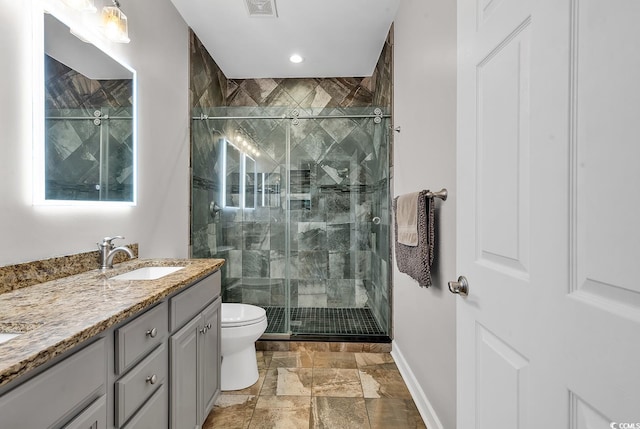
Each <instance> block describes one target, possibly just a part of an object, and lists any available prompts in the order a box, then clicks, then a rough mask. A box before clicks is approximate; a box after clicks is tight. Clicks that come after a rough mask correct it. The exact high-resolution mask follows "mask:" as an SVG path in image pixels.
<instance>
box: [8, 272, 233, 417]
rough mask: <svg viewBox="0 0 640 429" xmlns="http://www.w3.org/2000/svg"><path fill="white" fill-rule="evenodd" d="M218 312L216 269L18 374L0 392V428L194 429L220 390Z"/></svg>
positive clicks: (218, 291)
mask: <svg viewBox="0 0 640 429" xmlns="http://www.w3.org/2000/svg"><path fill="white" fill-rule="evenodd" d="M220 309H221V298H220V272H219V271H217V272H215V273H213V274H211V275H209V276H207V277H205V278H203V279H202V280H200V281H198V282H196V283H194V284H192V285H191V286H188V287H186V288H184V289H183V290H181V291H180V292H178V293H176V294H175V295H173V296H169V297H167V298H165V299H163V300H162V301H161V302H160V303H158V304H157V305H155V306H154V307H152V308H150V309H148V310H145V311H143V312H142V313H138V314H137V315H135V316H134V317H131V318H129V319H128V320H125V321H123V322H122V323H120V324H118V325H116V326H113V327H112V328H110V329H108V330H106V331H105V332H103V333H101V334H100V335H99V336H96V337H94V338H91V339H89V340H88V341H87V342H85V343H83V344H81V345H79V346H77V347H76V349H75V350H73V351H72V352H69V353H68V354H67V355H66V356H65V357H64V359H60V358H58V360H57V362H51V363H47V364H45V365H44V366H43V367H42V369H39V370H38V371H39V373H38V374H37V375H34V376H31V375H27V376H25V377H23V380H24V381H19V382H18V383H16V385H15V387H13V388H11V390H8V391H6V392H5V393H3V394H2V395H0V429H5V428H6V429H13V428H16V429H17V428H34V429H35V428H63V429H114V428H119V429H168V428H172V429H194V428H200V427H201V426H202V423H203V422H204V420H205V419H206V417H207V414H208V413H209V411H210V410H211V408H212V407H213V404H214V401H215V399H216V397H217V395H218V393H219V392H220ZM171 334H172V335H171ZM34 410H35V412H34Z"/></svg>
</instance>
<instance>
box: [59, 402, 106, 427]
mask: <svg viewBox="0 0 640 429" xmlns="http://www.w3.org/2000/svg"><path fill="white" fill-rule="evenodd" d="M106 427H107V395H102V396H101V397H100V398H98V399H97V400H96V401H95V402H94V403H93V404H91V405H90V406H89V407H88V408H87V409H86V410H84V411H83V412H82V413H80V414H79V415H78V416H76V417H75V418H74V419H73V420H72V421H71V422H69V424H67V425H66V426H63V429H105V428H106Z"/></svg>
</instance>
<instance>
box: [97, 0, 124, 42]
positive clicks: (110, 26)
mask: <svg viewBox="0 0 640 429" xmlns="http://www.w3.org/2000/svg"><path fill="white" fill-rule="evenodd" d="M102 26H103V27H104V34H105V35H106V36H107V38H109V40H111V41H112V42H116V43H129V41H130V39H129V29H128V26H127V16H126V15H125V14H124V13H122V11H121V10H120V2H118V0H113V6H105V7H103V8H102Z"/></svg>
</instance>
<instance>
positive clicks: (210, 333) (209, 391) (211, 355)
mask: <svg viewBox="0 0 640 429" xmlns="http://www.w3.org/2000/svg"><path fill="white" fill-rule="evenodd" d="M221 304H222V300H221V299H220V298H218V299H217V300H216V301H215V302H214V303H213V304H211V305H210V306H208V307H207V308H206V309H205V310H204V311H203V312H202V318H203V323H204V326H205V327H206V328H207V330H206V331H205V332H204V334H203V335H202V336H201V344H202V347H201V350H202V353H201V360H200V365H199V368H200V378H199V380H200V388H199V395H198V396H199V398H198V401H199V402H198V404H199V406H200V414H199V415H200V422H201V423H203V422H204V420H205V419H206V418H207V415H208V414H209V411H211V408H213V403H214V401H215V400H216V397H217V396H218V394H219V393H220V340H221V338H220V317H221Z"/></svg>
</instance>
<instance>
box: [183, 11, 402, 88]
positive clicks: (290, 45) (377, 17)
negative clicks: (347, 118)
mask: <svg viewBox="0 0 640 429" xmlns="http://www.w3.org/2000/svg"><path fill="white" fill-rule="evenodd" d="M171 1H172V2H173V4H174V5H175V7H176V8H177V9H178V11H179V12H180V14H181V15H182V17H183V18H184V20H185V21H186V22H187V24H188V25H189V26H190V27H191V28H192V29H193V31H194V32H195V33H196V35H197V36H198V38H199V39H200V40H201V41H202V43H203V44H204V46H205V47H206V48H207V51H209V53H210V54H211V56H212V57H213V59H214V60H215V61H216V63H217V64H218V66H220V68H221V69H222V71H223V72H224V74H225V75H226V76H227V77H228V78H231V79H246V78H267V77H270V78H279V77H287V78H291V77H360V76H371V74H372V72H373V69H374V67H375V65H376V62H377V61H378V58H379V56H380V52H381V51H382V47H383V44H384V41H385V39H386V37H387V33H388V32H389V28H390V27H391V23H392V22H393V19H394V17H395V13H396V10H397V8H398V4H399V3H400V0H315V1H311V0H275V1H276V7H277V12H278V17H276V18H272V17H252V16H249V12H248V8H247V5H246V4H245V0H171ZM294 53H297V54H299V55H301V56H302V57H303V58H304V61H303V62H302V63H300V64H293V63H291V62H290V61H289V57H290V56H291V55H292V54H294Z"/></svg>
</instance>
